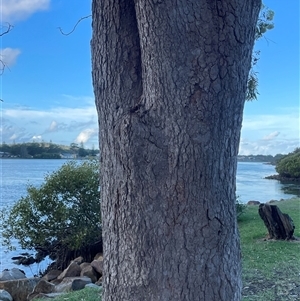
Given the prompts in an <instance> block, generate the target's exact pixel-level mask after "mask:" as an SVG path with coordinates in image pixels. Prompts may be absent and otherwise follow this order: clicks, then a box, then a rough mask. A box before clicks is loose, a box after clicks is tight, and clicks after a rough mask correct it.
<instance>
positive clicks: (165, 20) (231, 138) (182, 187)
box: [92, 0, 260, 301]
mask: <svg viewBox="0 0 300 301" xmlns="http://www.w3.org/2000/svg"><path fill="white" fill-rule="evenodd" d="M259 9H260V0H248V1H240V0H224V1H211V0H209V1H208V0H207V1H204V0H202V1H199V0H181V1H174V0H144V1H142V0H135V1H134V0H115V1H109V0H94V1H93V39H92V64H93V85H94V92H95V97H96V106H97V110H98V115H99V127H100V133H99V141H100V149H101V200H102V221H103V243H104V280H103V287H104V295H103V300H104V301H109V300H122V301H123V300H130V301H135V300H145V301H148V300H149V301H150V300H152V301H157V300H164V301H168V300H170V301H171V300H172V301H185V300H193V301H194V300H209V301H214V300H218V301H222V300H226V301H228V300H230V301H234V300H240V292H241V268H240V247H239V237H238V231H237V224H236V218H235V176H236V164H237V153H238V145H239V138H240V129H241V123H242V114H243V106H244V101H245V92H246V83H247V77H248V73H249V69H250V63H251V53H252V48H253V43H254V33H255V24H256V21H257V15H258V12H259Z"/></svg>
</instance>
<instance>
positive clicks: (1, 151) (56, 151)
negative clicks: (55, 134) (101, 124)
mask: <svg viewBox="0 0 300 301" xmlns="http://www.w3.org/2000/svg"><path fill="white" fill-rule="evenodd" d="M98 153H99V150H97V149H95V148H92V149H85V147H84V145H83V143H80V144H77V143H71V144H70V145H69V146H66V145H59V144H55V143H52V142H50V143H46V142H31V143H13V144H6V143H5V142H3V143H2V144H0V157H1V158H24V159H61V158H62V159H76V158H84V157H94V156H96V155H97V154H98Z"/></svg>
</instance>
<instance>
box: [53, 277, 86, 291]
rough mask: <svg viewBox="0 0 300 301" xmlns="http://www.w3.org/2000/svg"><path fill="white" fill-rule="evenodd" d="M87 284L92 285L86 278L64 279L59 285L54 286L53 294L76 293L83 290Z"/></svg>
mask: <svg viewBox="0 0 300 301" xmlns="http://www.w3.org/2000/svg"><path fill="white" fill-rule="evenodd" d="M89 283H92V280H91V279H90V278H88V277H66V278H64V279H63V281H62V282H61V283H60V284H58V285H56V286H55V292H57V293H63V292H70V291H78V290H81V289H83V288H84V287H85V286H86V285H87V284H89Z"/></svg>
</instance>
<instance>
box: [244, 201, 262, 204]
mask: <svg viewBox="0 0 300 301" xmlns="http://www.w3.org/2000/svg"><path fill="white" fill-rule="evenodd" d="M259 204H260V202H259V201H249V202H248V203H247V205H259Z"/></svg>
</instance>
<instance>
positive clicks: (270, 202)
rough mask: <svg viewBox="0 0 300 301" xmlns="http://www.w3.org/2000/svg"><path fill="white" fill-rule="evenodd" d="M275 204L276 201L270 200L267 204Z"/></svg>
mask: <svg viewBox="0 0 300 301" xmlns="http://www.w3.org/2000/svg"><path fill="white" fill-rule="evenodd" d="M276 202H278V201H277V200H270V201H269V202H268V203H269V204H272V203H276Z"/></svg>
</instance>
